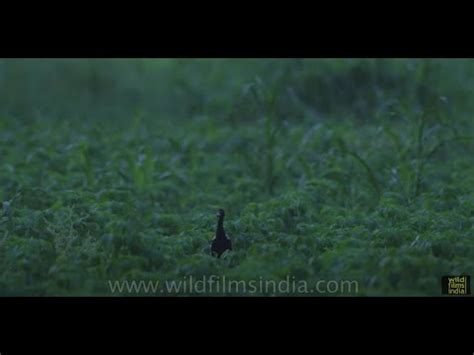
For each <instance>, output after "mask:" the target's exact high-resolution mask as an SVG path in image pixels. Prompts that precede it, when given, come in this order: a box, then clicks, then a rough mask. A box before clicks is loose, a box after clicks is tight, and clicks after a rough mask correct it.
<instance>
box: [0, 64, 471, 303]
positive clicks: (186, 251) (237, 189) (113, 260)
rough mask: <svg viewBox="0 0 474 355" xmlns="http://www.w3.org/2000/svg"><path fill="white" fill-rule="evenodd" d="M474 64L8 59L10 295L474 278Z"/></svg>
mask: <svg viewBox="0 0 474 355" xmlns="http://www.w3.org/2000/svg"><path fill="white" fill-rule="evenodd" d="M473 79H474V61H472V60H368V59H366V60H164V59H162V60H2V61H0V90H1V92H2V95H1V96H0V157H1V160H0V187H1V188H0V200H1V201H3V205H2V211H0V216H1V217H0V295H35V296H36V295H38V296H40V295H111V292H110V289H109V285H108V283H107V281H108V280H179V279H182V278H183V277H189V276H191V275H192V276H193V277H195V278H199V277H202V276H204V275H218V276H224V275H225V276H226V277H227V278H229V279H233V280H252V279H259V278H264V279H271V280H283V279H285V278H286V277H287V276H291V277H295V278H296V279H298V280H307V281H308V282H310V283H315V282H316V281H317V280H357V281H358V282H359V295H382V296H390V295H433V296H438V295H440V293H441V286H440V282H441V276H443V275H457V274H462V273H466V274H470V275H472V276H474V190H473V186H474V157H473V155H472V151H473V148H474V141H473V138H474V126H473V116H472V114H473V112H474V107H473V106H474V86H473V84H472V83H474V80H473ZM218 208H224V209H225V211H226V223H225V227H226V231H227V233H228V234H229V235H230V236H231V238H232V240H233V246H234V250H233V251H231V252H228V253H226V254H224V255H223V257H222V258H221V259H216V258H212V257H211V256H210V255H209V253H208V248H209V241H210V240H211V239H212V237H213V234H214V228H215V222H216V218H215V212H216V210H217V209H218ZM127 295H128V294H127ZM219 295H221V294H219Z"/></svg>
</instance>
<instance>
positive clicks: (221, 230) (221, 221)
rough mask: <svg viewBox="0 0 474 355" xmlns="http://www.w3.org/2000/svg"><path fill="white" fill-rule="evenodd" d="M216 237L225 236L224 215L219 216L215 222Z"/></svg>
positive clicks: (221, 237)
mask: <svg viewBox="0 0 474 355" xmlns="http://www.w3.org/2000/svg"><path fill="white" fill-rule="evenodd" d="M216 238H217V239H223V238H225V231H224V217H219V221H218V222H217V229H216Z"/></svg>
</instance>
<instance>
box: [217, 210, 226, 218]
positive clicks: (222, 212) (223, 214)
mask: <svg viewBox="0 0 474 355" xmlns="http://www.w3.org/2000/svg"><path fill="white" fill-rule="evenodd" d="M224 216H225V213H224V210H223V209H222V208H220V209H219V210H218V211H217V213H216V217H217V218H224Z"/></svg>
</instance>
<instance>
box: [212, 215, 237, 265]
mask: <svg viewBox="0 0 474 355" xmlns="http://www.w3.org/2000/svg"><path fill="white" fill-rule="evenodd" d="M224 216H225V213H224V210H223V209H220V210H219V211H217V214H216V217H217V218H218V221H217V228H216V236H215V237H214V239H213V240H212V243H211V254H212V255H217V257H218V258H220V257H221V254H222V253H223V252H225V251H226V250H232V242H231V240H230V239H229V237H228V236H227V234H225V230H224Z"/></svg>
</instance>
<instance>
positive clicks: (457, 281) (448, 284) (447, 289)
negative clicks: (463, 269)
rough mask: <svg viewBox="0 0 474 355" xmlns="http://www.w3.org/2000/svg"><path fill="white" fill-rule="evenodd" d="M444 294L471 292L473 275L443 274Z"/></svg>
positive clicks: (459, 294)
mask: <svg viewBox="0 0 474 355" xmlns="http://www.w3.org/2000/svg"><path fill="white" fill-rule="evenodd" d="M441 289H442V293H443V295H452V296H465V295H470V294H471V276H468V275H462V276H443V277H442V278H441Z"/></svg>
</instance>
